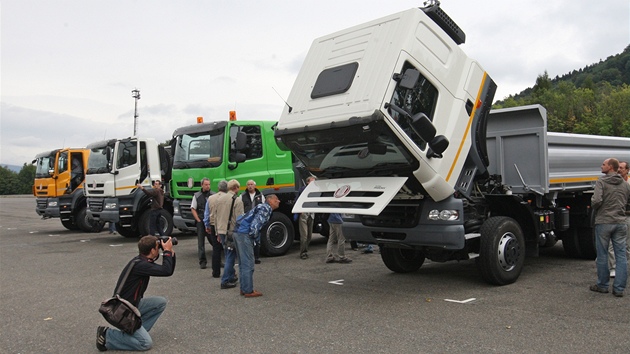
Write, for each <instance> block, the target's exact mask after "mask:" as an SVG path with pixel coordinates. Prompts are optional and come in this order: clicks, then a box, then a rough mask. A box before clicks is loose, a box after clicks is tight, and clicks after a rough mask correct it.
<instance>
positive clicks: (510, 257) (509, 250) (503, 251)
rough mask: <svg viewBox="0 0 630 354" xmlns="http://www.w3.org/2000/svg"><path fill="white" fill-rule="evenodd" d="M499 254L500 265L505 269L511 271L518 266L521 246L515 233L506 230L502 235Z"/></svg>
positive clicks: (498, 249)
mask: <svg viewBox="0 0 630 354" xmlns="http://www.w3.org/2000/svg"><path fill="white" fill-rule="evenodd" d="M497 254H498V256H499V265H500V266H501V268H503V270H505V271H506V272H509V271H511V270H513V269H514V268H516V264H517V262H518V259H519V257H520V256H521V247H520V245H519V244H518V240H517V239H516V236H514V234H513V233H511V232H506V233H505V234H503V236H501V239H500V240H499V246H498V248H497Z"/></svg>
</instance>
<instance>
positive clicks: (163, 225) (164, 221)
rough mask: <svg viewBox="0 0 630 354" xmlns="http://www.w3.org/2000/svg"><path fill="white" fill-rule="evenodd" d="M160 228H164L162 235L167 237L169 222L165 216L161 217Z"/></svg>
mask: <svg viewBox="0 0 630 354" xmlns="http://www.w3.org/2000/svg"><path fill="white" fill-rule="evenodd" d="M160 226H161V227H162V233H163V234H164V235H166V232H167V231H168V220H167V219H166V218H165V217H164V216H160Z"/></svg>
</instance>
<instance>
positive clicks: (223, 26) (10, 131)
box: [0, 0, 630, 166]
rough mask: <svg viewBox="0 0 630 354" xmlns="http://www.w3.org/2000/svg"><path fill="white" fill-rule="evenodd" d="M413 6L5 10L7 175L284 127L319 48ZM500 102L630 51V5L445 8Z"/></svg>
mask: <svg viewBox="0 0 630 354" xmlns="http://www.w3.org/2000/svg"><path fill="white" fill-rule="evenodd" d="M421 6H422V0H421V1H408V0H389V1H375V0H362V1H357V0H343V1H339V0H337V1H331V0H317V1H296V0H266V1H260V0H258V1H250V0H241V1H223V0H206V1H202V0H179V1H174V0H171V1H167V0H57V1H48V0H39V1H34V0H2V1H1V2H0V16H1V18H0V20H1V23H0V25H1V27H0V29H1V32H0V35H1V42H0V59H1V61H0V74H1V76H0V82H1V86H0V88H1V94H0V105H1V111H0V164H1V165H7V164H9V165H19V166H21V165H23V164H24V163H30V162H31V161H32V160H33V158H34V157H35V155H36V154H38V153H40V152H43V151H47V150H53V149H56V148H61V147H83V146H86V145H88V144H89V143H92V142H96V141H100V140H104V139H110V138H124V137H128V136H131V135H133V132H134V104H135V99H134V98H133V97H132V92H131V91H132V90H134V89H138V90H140V99H139V100H138V101H137V105H138V120H137V124H138V126H137V134H138V135H139V136H143V137H152V138H155V139H156V140H158V141H159V142H163V141H166V140H168V139H170V138H171V136H172V133H173V131H174V130H175V129H176V128H178V127H182V126H186V125H190V124H195V123H196V117H199V116H201V117H203V118H204V121H205V122H210V121H215V120H227V119H228V114H229V111H230V110H236V114H237V118H238V119H240V120H247V119H262V120H277V119H278V118H279V117H280V114H281V112H282V109H283V107H284V101H283V99H282V98H285V99H286V97H287V96H288V95H289V92H290V91H291V88H292V86H293V82H294V80H295V78H296V76H297V74H298V71H299V69H300V66H301V64H302V62H303V60H304V58H305V56H306V53H307V52H308V49H309V47H310V45H311V43H312V41H313V40H314V39H315V38H317V37H321V36H324V35H327V34H329V33H332V32H336V31H338V30H342V29H345V28H347V27H350V26H354V25H357V24H360V23H363V22H367V21H370V20H373V19H376V18H379V17H383V16H386V15H389V14H392V13H396V12H399V11H404V10H407V9H410V8H412V7H421ZM441 7H442V9H443V10H444V11H446V12H447V13H448V14H449V16H450V17H451V18H452V19H453V20H454V21H455V22H456V23H457V24H458V25H459V27H460V28H462V30H463V31H464V32H465V33H466V43H465V44H463V45H462V46H461V47H462V49H463V50H464V51H465V52H466V53H467V54H468V55H469V56H470V57H472V58H474V59H476V60H477V61H479V63H480V64H481V65H482V66H483V68H484V69H485V70H486V71H487V72H488V73H489V74H490V76H491V77H492V78H493V79H494V81H495V82H496V83H497V85H498V90H497V94H496V95H495V100H496V99H502V98H505V97H507V96H509V95H511V94H516V93H519V92H520V91H522V90H524V89H526V88H528V87H532V86H533V85H534V83H535V81H536V77H537V76H538V75H541V74H543V73H544V72H545V71H547V72H548V74H549V76H550V77H551V78H553V77H555V76H556V75H559V76H561V75H563V74H566V73H568V72H570V71H572V70H574V69H579V68H582V67H584V66H586V65H590V64H593V63H597V62H599V61H600V60H605V59H606V58H607V57H609V56H611V55H616V54H618V53H620V52H622V51H623V50H624V48H625V47H626V46H628V45H629V44H630V1H628V0H605V1H600V2H593V1H591V0H588V1H587V0H554V1H547V0H520V1H515V0H486V1H470V0H442V1H441Z"/></svg>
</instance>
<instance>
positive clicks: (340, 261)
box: [337, 257, 352, 264]
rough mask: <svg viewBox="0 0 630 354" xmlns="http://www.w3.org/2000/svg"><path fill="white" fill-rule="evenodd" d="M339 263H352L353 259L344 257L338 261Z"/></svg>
mask: <svg viewBox="0 0 630 354" xmlns="http://www.w3.org/2000/svg"><path fill="white" fill-rule="evenodd" d="M337 262H338V263H346V264H347V263H352V259H350V258H347V257H344V258H341V259H340V260H338V261H337Z"/></svg>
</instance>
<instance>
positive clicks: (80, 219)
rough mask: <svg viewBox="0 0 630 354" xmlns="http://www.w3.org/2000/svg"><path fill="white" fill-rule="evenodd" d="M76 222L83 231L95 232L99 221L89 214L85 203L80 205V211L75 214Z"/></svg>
mask: <svg viewBox="0 0 630 354" xmlns="http://www.w3.org/2000/svg"><path fill="white" fill-rule="evenodd" d="M74 222H75V224H76V225H77V227H78V228H79V229H80V230H81V231H83V232H94V225H96V224H98V222H97V221H95V220H94V219H92V218H90V217H89V216H88V214H87V208H86V206H85V205H84V206H82V207H80V209H79V211H77V213H76V215H75V216H74Z"/></svg>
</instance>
